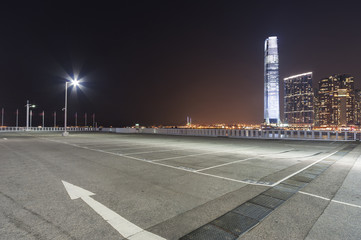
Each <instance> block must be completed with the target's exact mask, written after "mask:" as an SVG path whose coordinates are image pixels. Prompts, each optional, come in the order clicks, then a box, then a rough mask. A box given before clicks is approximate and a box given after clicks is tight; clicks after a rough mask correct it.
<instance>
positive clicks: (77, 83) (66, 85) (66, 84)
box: [62, 79, 79, 136]
mask: <svg viewBox="0 0 361 240" xmlns="http://www.w3.org/2000/svg"><path fill="white" fill-rule="evenodd" d="M69 83H70V85H74V86H75V87H76V86H78V85H79V81H78V80H77V79H71V80H70V82H68V81H66V82H65V107H64V132H63V134H62V135H63V136H68V135H69V133H68V132H67V131H66V121H67V110H68V87H69Z"/></svg>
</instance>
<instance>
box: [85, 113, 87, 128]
mask: <svg viewBox="0 0 361 240" xmlns="http://www.w3.org/2000/svg"><path fill="white" fill-rule="evenodd" d="M84 118H85V124H84V126H85V127H86V126H87V114H86V113H85V114H84Z"/></svg>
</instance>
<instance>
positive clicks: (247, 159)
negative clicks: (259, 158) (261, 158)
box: [196, 157, 256, 172]
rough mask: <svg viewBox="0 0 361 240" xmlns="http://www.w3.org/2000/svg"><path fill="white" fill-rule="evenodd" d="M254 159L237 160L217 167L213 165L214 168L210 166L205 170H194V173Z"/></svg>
mask: <svg viewBox="0 0 361 240" xmlns="http://www.w3.org/2000/svg"><path fill="white" fill-rule="evenodd" d="M255 158H256V157H250V158H246V159H241V160H237V161H233V162H228V163H223V164H219V165H215V166H211V167H207V168H202V169H198V170H196V172H201V171H205V170H209V169H212V168H218V167H223V166H227V165H230V164H234V163H239V162H245V161H248V160H251V159H255Z"/></svg>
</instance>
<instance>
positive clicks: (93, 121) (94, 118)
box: [93, 113, 95, 127]
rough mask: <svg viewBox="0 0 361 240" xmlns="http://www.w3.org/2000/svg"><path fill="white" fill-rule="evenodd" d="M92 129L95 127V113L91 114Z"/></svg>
mask: <svg viewBox="0 0 361 240" xmlns="http://www.w3.org/2000/svg"><path fill="white" fill-rule="evenodd" d="M93 127H95V113H93Z"/></svg>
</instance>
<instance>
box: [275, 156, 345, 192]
mask: <svg viewBox="0 0 361 240" xmlns="http://www.w3.org/2000/svg"><path fill="white" fill-rule="evenodd" d="M337 152H338V151H335V152H333V153H331V154H329V155H327V156H325V157H323V158H320V159H319V160H317V161H315V162H313V163H311V164H309V165H307V166H306V167H304V168H302V169H300V170H298V171H297V172H294V173H292V174H290V175H288V176H287V177H284V178H282V179H281V180H279V181H277V182H275V183H274V184H272V187H274V186H276V185H278V184H280V183H281V182H283V181H285V180H287V179H289V178H291V177H293V176H294V175H296V174H298V173H300V172H302V171H303V170H306V169H307V168H309V167H311V166H313V165H315V164H316V163H319V162H321V161H322V160H323V159H325V158H328V157H329V156H332V155H333V154H335V153H337Z"/></svg>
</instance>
